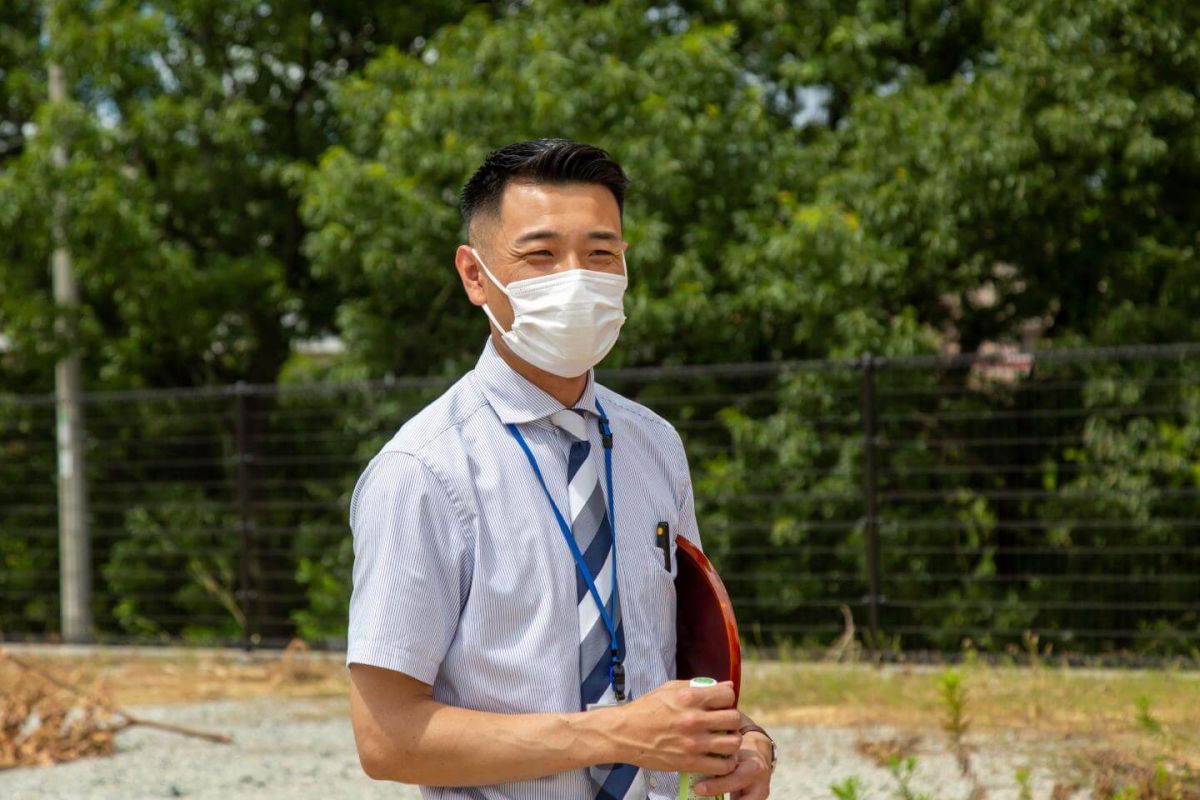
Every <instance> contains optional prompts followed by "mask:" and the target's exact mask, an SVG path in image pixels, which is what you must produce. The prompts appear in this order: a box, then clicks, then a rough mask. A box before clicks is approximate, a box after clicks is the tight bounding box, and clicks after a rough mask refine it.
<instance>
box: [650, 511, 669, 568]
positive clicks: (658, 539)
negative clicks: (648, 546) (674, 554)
mask: <svg viewBox="0 0 1200 800" xmlns="http://www.w3.org/2000/svg"><path fill="white" fill-rule="evenodd" d="M654 541H655V543H656V544H657V545H658V547H659V549H661V550H662V553H663V569H665V570H666V571H667V572H670V571H671V525H670V523H668V522H666V521H663V522H659V523H658V525H656V526H655V528H654Z"/></svg>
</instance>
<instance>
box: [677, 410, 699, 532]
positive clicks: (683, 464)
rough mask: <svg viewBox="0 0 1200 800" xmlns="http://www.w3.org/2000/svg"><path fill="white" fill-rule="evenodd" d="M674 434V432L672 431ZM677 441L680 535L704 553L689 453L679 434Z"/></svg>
mask: <svg viewBox="0 0 1200 800" xmlns="http://www.w3.org/2000/svg"><path fill="white" fill-rule="evenodd" d="M672 432H673V433H674V431H672ZM675 441H676V442H677V444H678V447H679V466H678V467H677V469H678V470H679V474H678V476H677V480H678V481H679V489H678V494H679V532H678V535H679V536H682V537H684V538H685V539H688V540H690V541H691V542H692V543H693V544H695V545H696V547H698V548H700V551H701V552H703V551H704V545H702V544H701V543H700V525H699V523H697V522H696V501H695V498H694V497H693V494H692V473H691V470H689V469H688V461H687V451H686V450H684V447H683V442H682V441H681V440H680V439H679V434H678V433H675Z"/></svg>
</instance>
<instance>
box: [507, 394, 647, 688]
mask: <svg viewBox="0 0 1200 800" xmlns="http://www.w3.org/2000/svg"><path fill="white" fill-rule="evenodd" d="M596 411H597V412H598V413H599V414H600V440H601V442H602V443H603V445H604V477H605V482H606V483H607V484H608V526H609V529H610V530H611V531H612V540H613V541H612V597H613V604H614V607H615V606H616V600H617V522H616V520H617V518H616V514H615V508H614V505H613V488H612V447H613V435H612V428H611V427H609V424H608V416H607V415H606V414H605V413H604V406H602V405H600V401H599V400H597V401H596ZM507 427H508V432H509V433H511V434H512V435H513V438H514V439H516V440H517V444H519V445H521V449H522V450H523V451H525V457H526V458H527V459H529V466H531V467H533V474H534V475H537V479H538V483H540V484H541V486H542V491H543V492H545V494H546V500H547V501H548V502H549V503H550V508H551V510H552V511H554V519H555V520H556V521H557V522H558V529H559V530H560V531H562V535H563V538H564V539H565V540H566V542H567V547H569V548H570V549H571V555H572V556H574V557H575V566H576V568H578V570H579V574H580V575H582V576H583V580H584V581H585V582H586V583H587V587H588V591H589V592H590V593H591V595H592V600H594V601H595V602H596V607H597V608H599V609H600V617H601V619H603V620H604V627H606V628H607V629H608V637H609V647H610V653H611V655H612V665H611V666H610V667H609V669H608V679H609V681H610V682H611V683H612V684H613V692H614V694H615V695H616V697H617V700H624V699H625V669H624V665H623V662H624V656H623V654H622V653H621V648H620V644H619V643H618V641H617V626H616V625H615V624H614V623H613V619H612V616H611V615H610V614H609V613H608V609H607V608H606V607H605V605H604V601H603V600H601V599H600V590H599V589H597V588H596V579H595V578H593V577H592V572H591V570H589V569H588V566H587V562H585V561H584V560H583V553H581V552H580V551H579V545H578V544H577V543H576V542H575V536H574V535H573V534H572V533H571V526H570V525H569V524H568V523H567V520H566V519H565V518H564V517H563V515H562V512H561V511H559V510H558V504H557V503H555V502H554V497H553V496H552V495H551V494H550V487H548V486H547V485H546V479H545V477H543V476H542V470H541V469H540V468H539V467H538V463H537V459H536V458H534V455H533V451H532V450H530V449H529V445H528V444H526V442H525V437H524V436H522V435H521V432H520V431H519V430H517V426H516V425H514V424H512V423H511V422H510V423H508V424H507Z"/></svg>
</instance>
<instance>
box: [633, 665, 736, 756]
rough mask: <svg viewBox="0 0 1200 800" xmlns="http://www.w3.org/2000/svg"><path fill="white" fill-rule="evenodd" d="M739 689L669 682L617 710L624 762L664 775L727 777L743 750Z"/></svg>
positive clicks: (725, 684)
mask: <svg viewBox="0 0 1200 800" xmlns="http://www.w3.org/2000/svg"><path fill="white" fill-rule="evenodd" d="M733 704H734V693H733V684H732V683H730V682H728V681H726V682H724V683H719V684H717V685H716V686H697V687H690V686H688V681H669V682H667V683H664V684H663V685H662V686H660V687H658V688H657V689H655V690H654V691H653V692H650V693H649V694H646V695H643V696H642V697H639V698H638V699H637V700H634V701H633V702H631V703H630V704H629V705H627V706H622V707H620V708H618V709H614V713H619V714H620V715H621V716H620V717H619V719H618V720H617V721H616V722H615V723H614V725H613V728H612V732H613V735H614V736H615V737H616V743H615V744H616V749H617V752H618V753H619V754H620V758H619V759H618V761H619V762H620V763H625V764H636V765H637V766H639V767H643V768H645V769H652V770H660V771H663V772H692V773H699V774H704V775H726V774H727V773H729V772H730V771H731V770H733V769H734V767H735V766H737V762H736V761H735V760H734V759H733V758H730V756H733V755H734V754H735V753H737V752H738V751H739V749H740V748H741V746H742V736H741V734H739V733H737V732H736V731H737V729H738V728H739V727H740V726H741V720H742V715H741V712H739V711H738V710H737V709H736V708H733Z"/></svg>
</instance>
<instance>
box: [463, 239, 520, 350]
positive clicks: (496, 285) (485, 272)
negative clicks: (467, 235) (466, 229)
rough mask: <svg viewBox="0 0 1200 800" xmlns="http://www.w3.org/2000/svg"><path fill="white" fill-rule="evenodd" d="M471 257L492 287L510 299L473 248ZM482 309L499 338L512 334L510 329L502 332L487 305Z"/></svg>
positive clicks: (498, 322)
mask: <svg viewBox="0 0 1200 800" xmlns="http://www.w3.org/2000/svg"><path fill="white" fill-rule="evenodd" d="M471 255H473V256H475V261H476V263H478V264H479V266H480V267H482V268H483V272H484V274H485V275H487V276H488V280H490V281H491V282H492V285H493V286H495V287H496V288H497V289H499V290H500V294H502V295H504V296H505V297H510V298H511V297H512V295H510V294H509V293H508V289H506V288H505V287H504V284H502V283H500V281H498V280H496V276H495V275H493V274H492V271H491V270H490V269H488V268H487V264H485V263H483V259H482V258H480V257H479V252H478V251H477V250H476V249H475V248H474V247H472V248H471ZM482 308H483V313H484V314H487V318H488V319H489V320H491V322H492V324H493V325H495V326H496V330H498V331H500V335H501V336H505V335H507V334H509V333H511V332H512V331H511V329H510V330H507V331H506V330H504V326H503V325H501V324H500V320H498V319H496V315H495V314H493V313H492V310H491V309H490V308H488V304H487V303H484V304H483V306H482ZM514 314H515V312H514ZM516 321H517V320H516V318H515V315H514V318H513V323H514V324H515V323H516Z"/></svg>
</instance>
